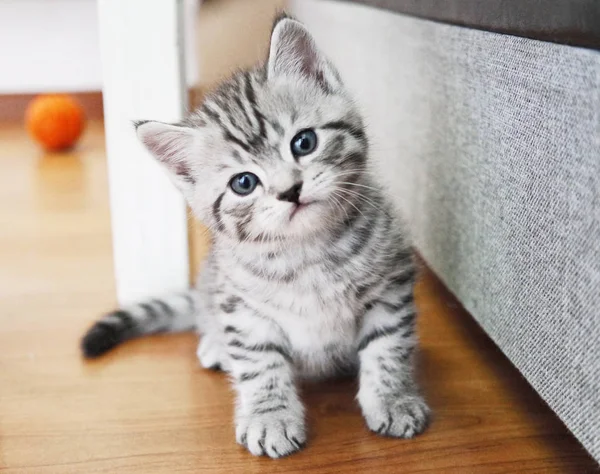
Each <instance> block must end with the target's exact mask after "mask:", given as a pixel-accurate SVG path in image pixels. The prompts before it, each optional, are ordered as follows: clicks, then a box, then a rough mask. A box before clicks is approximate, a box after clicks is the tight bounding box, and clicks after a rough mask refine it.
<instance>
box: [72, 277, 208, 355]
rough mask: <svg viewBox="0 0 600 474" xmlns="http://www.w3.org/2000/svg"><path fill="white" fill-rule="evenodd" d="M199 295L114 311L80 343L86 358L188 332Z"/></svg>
mask: <svg viewBox="0 0 600 474" xmlns="http://www.w3.org/2000/svg"><path fill="white" fill-rule="evenodd" d="M198 303H199V295H198V292H197V291H196V290H193V289H190V290H189V291H187V292H184V293H180V294H174V295H171V296H167V297H165V298H161V299H153V300H149V301H146V302H143V303H139V304H134V305H131V306H128V307H126V308H122V309H117V310H115V311H112V312H110V313H108V314H106V315H104V316H103V317H102V318H100V319H99V320H98V321H96V323H94V325H93V326H92V327H91V328H90V329H89V330H88V331H87V333H86V334H85V336H84V337H83V339H82V340H81V350H82V351H83V355H84V356H85V357H87V358H90V359H91V358H94V357H98V356H101V355H102V354H104V353H105V352H108V351H109V350H111V349H113V348H114V347H116V346H117V345H119V344H120V343H122V342H124V341H127V340H128V339H133V338H136V337H140V336H143V335H145V334H153V333H157V332H166V331H186V330H191V329H193V328H194V327H195V317H196V313H197V312H198V306H199V304H198Z"/></svg>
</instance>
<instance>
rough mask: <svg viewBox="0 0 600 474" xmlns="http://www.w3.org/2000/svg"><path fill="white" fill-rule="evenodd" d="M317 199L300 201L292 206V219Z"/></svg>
mask: <svg viewBox="0 0 600 474" xmlns="http://www.w3.org/2000/svg"><path fill="white" fill-rule="evenodd" d="M314 202H315V201H311V202H299V203H298V204H295V205H294V207H293V208H292V212H291V214H290V221H291V220H292V219H293V218H294V217H295V216H296V215H297V214H298V213H299V212H302V211H303V210H304V209H306V208H307V207H308V206H310V205H311V204H313V203H314Z"/></svg>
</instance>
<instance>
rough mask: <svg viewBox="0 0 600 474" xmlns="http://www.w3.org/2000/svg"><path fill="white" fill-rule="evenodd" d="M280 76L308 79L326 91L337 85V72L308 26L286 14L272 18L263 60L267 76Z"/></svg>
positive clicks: (339, 84)
mask: <svg viewBox="0 0 600 474" xmlns="http://www.w3.org/2000/svg"><path fill="white" fill-rule="evenodd" d="M280 76H284V77H291V78H298V77H301V78H304V79H308V80H309V81H313V82H315V83H317V84H318V85H319V86H320V87H322V88H323V89H324V90H325V91H326V92H330V91H332V90H335V89H337V88H338V87H340V86H341V80H340V76H339V74H338V72H337V71H336V69H335V67H334V66H333V65H332V64H331V63H330V62H329V60H328V59H327V58H326V57H325V56H324V55H323V54H322V53H321V52H320V51H319V50H318V48H317V45H316V43H315V40H314V39H313V37H312V36H311V34H310V33H309V32H308V30H307V29H306V28H305V27H304V25H302V23H300V22H299V21H297V20H294V19H293V18H289V17H287V16H282V17H280V18H279V19H277V20H276V21H275V24H274V26H273V31H272V32H271V47H270V49H269V59H268V61H267V78H268V79H274V78H277V77H280Z"/></svg>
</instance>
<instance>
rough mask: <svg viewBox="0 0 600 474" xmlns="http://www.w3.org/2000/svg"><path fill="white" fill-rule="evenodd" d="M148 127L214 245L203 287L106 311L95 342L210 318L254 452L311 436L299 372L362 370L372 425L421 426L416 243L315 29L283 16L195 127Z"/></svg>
mask: <svg viewBox="0 0 600 474" xmlns="http://www.w3.org/2000/svg"><path fill="white" fill-rule="evenodd" d="M136 127H137V134H138V136H139V138H140V140H141V141H142V142H143V143H144V145H145V146H146V147H147V148H148V150H150V152H151V153H152V155H154V156H155V157H156V159H158V161H159V162H160V163H162V164H163V165H164V167H165V169H166V170H167V172H168V173H169V175H170V177H171V178H172V179H173V181H174V183H175V184H176V185H177V187H178V188H179V189H180V190H181V192H183V194H184V195H185V197H186V198H187V201H188V203H189V204H190V206H191V208H192V209H193V211H194V213H195V214H196V216H197V217H199V218H200V219H201V220H202V221H203V222H205V223H206V224H207V225H208V226H209V227H210V228H211V230H212V231H213V245H212V249H211V252H210V255H209V257H208V258H207V260H206V262H205V264H204V266H203V270H202V273H201V275H200V278H199V283H198V286H197V288H195V289H191V290H190V291H189V292H187V293H184V294H180V295H172V296H168V297H166V298H162V299H155V300H151V301H148V302H145V303H140V304H138V305H134V306H132V307H130V308H124V309H121V310H118V311H114V312H112V313H110V314H108V315H106V316H105V317H104V318H102V319H101V320H100V321H98V322H97V323H96V324H95V325H94V326H93V327H92V328H91V329H90V331H89V332H88V333H87V335H86V336H85V338H84V340H83V350H84V353H85V354H86V355H87V356H88V357H94V356H98V355H100V354H101V353H103V352H105V351H107V350H109V349H110V348H112V347H113V346H115V345H116V344H118V343H119V342H122V341H124V340H126V339H130V338H132V337H137V336H140V335H142V334H149V333H155V332H158V331H167V330H171V331H172V330H183V329H188V328H192V327H194V326H196V327H197V328H198V330H199V331H200V332H201V334H202V338H201V341H200V345H199V347H198V357H199V359H200V363H201V364H202V365H203V366H204V367H207V368H213V369H216V368H220V369H222V370H224V371H226V372H228V373H229V374H230V375H231V376H232V379H233V384H234V387H235V390H236V392H237V405H236V411H235V426H236V439H237V442H238V443H240V444H242V445H244V446H246V447H247V448H248V450H249V451H250V452H251V453H252V454H255V455H267V456H270V457H273V458H276V457H280V456H285V455H287V454H290V453H293V452H294V451H297V450H299V449H301V448H302V447H303V446H304V444H305V442H306V426H305V419H304V407H303V406H302V403H301V401H300V398H299V396H298V391H297V387H296V381H297V380H298V379H300V378H310V379H315V378H320V377H327V376H334V375H336V374H340V373H346V374H347V373H351V374H355V373H358V376H359V379H360V389H359V391H358V402H359V404H360V407H361V409H362V413H363V415H364V418H365V420H366V423H367V425H368V427H369V428H370V429H371V430H373V431H375V432H377V433H379V434H381V435H386V436H393V437H399V438H410V437H412V436H415V435H416V434H418V433H419V432H421V431H422V430H423V429H424V428H425V426H426V424H427V420H428V415H429V409H428V407H427V405H426V403H425V401H424V400H423V398H422V397H421V395H420V394H419V390H418V387H417V384H416V382H415V378H414V374H413V353H414V350H415V346H416V344H417V340H416V337H415V315H416V313H415V305H414V299H413V286H414V280H415V267H414V263H413V261H412V256H411V252H410V249H409V246H408V244H407V242H406V241H405V239H404V237H403V231H402V227H401V224H400V222H399V221H398V219H397V217H395V215H394V212H393V211H392V208H391V206H390V205H389V203H388V202H387V201H386V199H385V198H384V196H383V195H382V192H381V191H380V189H379V188H378V187H377V186H376V185H375V183H374V182H373V181H372V179H371V178H370V176H369V173H368V172H367V165H368V163H367V153H368V150H367V139H366V136H365V132H364V127H363V123H362V120H361V118H360V115H359V113H358V112H357V110H356V108H355V106H354V105H353V102H352V99H351V98H350V97H349V94H348V92H347V91H346V89H345V88H344V85H343V84H342V82H341V80H340V77H339V75H338V73H337V72H336V70H335V69H334V67H333V66H332V64H331V63H330V62H329V61H328V60H327V59H326V58H325V57H324V56H323V55H322V54H321V53H320V52H319V51H318V50H317V48H316V45H315V42H314V40H313V39H312V37H311V36H310V34H309V33H308V32H307V30H306V29H305V28H304V26H303V25H301V24H300V23H298V22H297V21H295V20H293V19H291V18H289V17H285V16H284V17H282V18H280V19H279V20H278V21H276V23H275V26H274V28H273V32H272V36H271V46H270V51H269V57H268V60H267V62H266V64H265V65H264V66H262V67H259V68H256V69H254V70H251V71H245V72H240V73H238V74H236V75H234V76H233V77H232V78H230V79H229V80H227V81H226V82H225V83H224V84H222V85H221V86H220V87H219V88H218V89H217V90H216V91H215V92H213V93H212V94H211V95H210V96H208V97H207V98H206V101H205V103H204V104H203V106H202V107H201V108H200V109H199V110H198V111H196V112H195V113H194V114H192V115H191V116H190V117H189V118H188V119H186V120H184V121H183V122H182V123H179V124H173V125H169V124H165V123H160V122H154V121H144V122H138V123H137V124H136Z"/></svg>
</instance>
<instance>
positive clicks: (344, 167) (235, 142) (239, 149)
mask: <svg viewBox="0 0 600 474" xmlns="http://www.w3.org/2000/svg"><path fill="white" fill-rule="evenodd" d="M137 134H138V137H139V138H140V140H141V141H142V142H143V143H144V145H145V146H146V147H147V148H148V149H149V150H150V152H151V153H152V154H153V155H154V156H155V157H156V158H157V159H158V160H159V162H160V163H162V164H163V165H164V166H165V167H166V169H167V170H168V172H169V175H170V177H171V178H172V180H173V181H174V183H175V184H176V186H177V187H178V188H179V189H180V190H181V191H182V192H183V193H184V195H185V197H186V199H187V200H188V203H189V204H190V207H191V208H192V210H193V211H194V213H195V214H196V216H197V217H198V218H199V219H201V220H202V221H203V222H205V223H206V224H207V225H209V227H211V228H212V229H213V230H214V231H215V232H217V233H225V234H227V235H229V236H230V237H232V238H236V239H239V240H244V241H246V240H256V241H264V240H266V239H278V240H287V239H294V240H298V239H302V238H304V237H310V236H314V235H316V234H318V233H320V232H323V231H324V230H326V229H331V228H332V226H335V225H338V224H340V223H342V222H343V221H344V219H345V218H347V216H348V214H350V213H352V212H353V209H355V208H356V202H357V197H358V196H359V194H360V191H361V184H360V183H361V182H362V180H363V177H364V174H365V171H364V170H365V166H366V155H367V140H366V137H365V133H364V130H363V124H362V121H361V119H360V115H359V114H358V112H357V110H356V109H355V107H354V104H353V103H352V100H351V99H350V97H349V95H348V93H347V91H346V90H345V88H344V86H343V84H342V82H341V80H340V78H339V75H338V73H337V71H336V70H335V68H334V67H333V65H332V64H331V63H330V62H329V60H328V59H326V58H325V57H324V56H323V55H322V54H321V53H320V52H319V50H318V49H317V47H316V44H315V42H314V40H313V38H312V37H311V35H310V34H309V33H308V31H307V30H306V29H305V27H304V26H303V25H302V24H301V23H299V22H297V21H296V20H294V19H291V18H288V17H282V18H280V19H278V20H277V21H276V23H275V25H274V27H273V31H272V34H271V44H270V49H269V57H268V59H267V62H266V64H265V65H264V66H261V67H260V68H256V69H253V70H250V71H244V72H240V73H237V74H235V75H234V76H233V77H231V78H230V79H228V80H227V81H225V82H224V83H223V84H221V86H220V87H219V88H217V89H216V90H215V91H214V92H213V93H212V94H210V95H209V96H208V97H207V98H206V100H205V102H204V104H203V105H202V107H201V108H200V109H199V110H198V111H196V112H195V113H194V114H192V115H191V116H190V117H188V118H187V119H186V120H184V121H183V122H182V123H179V124H173V125H170V124H165V123H161V122H154V121H143V122H138V123H137Z"/></svg>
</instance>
